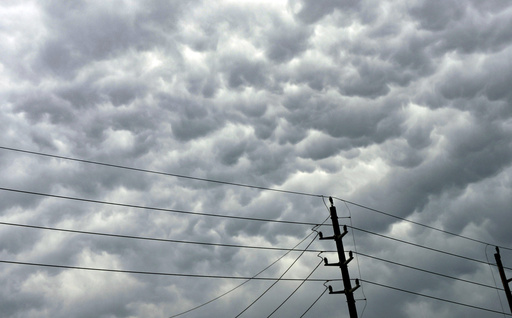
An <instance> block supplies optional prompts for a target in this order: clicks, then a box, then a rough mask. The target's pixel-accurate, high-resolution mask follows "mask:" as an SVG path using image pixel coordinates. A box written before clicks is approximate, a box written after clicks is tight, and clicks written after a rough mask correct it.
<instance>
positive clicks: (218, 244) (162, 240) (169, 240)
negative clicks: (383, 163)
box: [0, 222, 335, 253]
mask: <svg viewBox="0 0 512 318" xmlns="http://www.w3.org/2000/svg"><path fill="white" fill-rule="evenodd" d="M0 225H6V226H16V227H23V228H31V229H39V230H48V231H58V232H67V233H74V234H86V235H96V236H107V237H116V238H123V239H135V240H146V241H156V242H167V243H179V244H194V245H206V246H220V247H233V248H247V249H257V250H273V251H289V252H302V251H306V252H316V253H319V252H335V251H322V250H302V249H295V248H285V247H272V246H254V245H242V244H223V243H209V242H197V241H186V240H173V239H164V238H154V237H143V236H133V235H123V234H111V233H103V232H91V231H80V230H71V229H63V228H56V227H47V226H38V225H28V224H19V223H9V222H0Z"/></svg>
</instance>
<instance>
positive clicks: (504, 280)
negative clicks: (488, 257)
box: [494, 246, 512, 313]
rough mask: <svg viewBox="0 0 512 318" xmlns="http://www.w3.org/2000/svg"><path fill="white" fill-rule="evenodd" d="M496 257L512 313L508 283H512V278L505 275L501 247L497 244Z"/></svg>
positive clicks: (511, 300)
mask: <svg viewBox="0 0 512 318" xmlns="http://www.w3.org/2000/svg"><path fill="white" fill-rule="evenodd" d="M494 258H495V259H496V265H498V270H499V272H500V277H501V282H502V283H503V289H505V294H506V295H507V300H508V306H509V307H510V312H511V313H512V294H511V293H510V287H509V286H508V283H510V281H512V279H507V276H506V275H505V270H504V269H503V264H502V263H501V255H500V249H499V248H498V247H497V246H496V254H494Z"/></svg>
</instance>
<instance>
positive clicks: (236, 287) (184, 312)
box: [169, 232, 314, 318]
mask: <svg viewBox="0 0 512 318" xmlns="http://www.w3.org/2000/svg"><path fill="white" fill-rule="evenodd" d="M313 233H314V232H311V233H309V234H308V235H307V236H306V237H304V238H303V239H302V240H301V241H300V242H299V243H297V244H296V245H295V246H294V247H293V249H295V248H297V247H298V246H299V245H300V244H302V243H303V242H304V241H305V240H307V239H308V237H310V236H311V235H313ZM290 252H291V251H288V252H286V253H284V254H283V255H281V257H279V258H278V259H276V260H275V261H274V262H272V263H271V264H270V265H268V266H267V267H265V268H264V269H262V270H261V271H259V272H258V273H256V274H255V275H254V276H252V278H254V277H257V276H258V275H260V274H261V273H263V272H264V271H266V270H267V269H269V268H270V267H271V266H273V265H274V264H275V263H277V262H279V261H280V260H281V259H283V258H284V257H285V256H286V255H288V254H289V253H290ZM252 278H251V279H252ZM251 279H248V280H246V281H244V282H243V283H241V284H239V285H237V286H235V287H234V288H232V289H230V290H228V291H227V292H225V293H223V294H221V295H219V296H217V297H215V298H213V299H211V300H209V301H207V302H205V303H203V304H201V305H199V306H196V307H194V308H191V309H188V310H186V311H183V312H181V313H179V314H175V315H173V316H171V317H169V318H174V317H178V316H181V315H183V314H186V313H188V312H191V311H193V310H196V309H199V308H201V307H203V306H206V305H208V304H209V303H211V302H214V301H216V300H217V299H219V298H221V297H224V296H225V295H227V294H229V293H231V292H232V291H234V290H235V289H238V288H239V287H242V286H243V285H245V284H246V283H248V282H249V281H251Z"/></svg>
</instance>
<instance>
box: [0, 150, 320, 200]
mask: <svg viewBox="0 0 512 318" xmlns="http://www.w3.org/2000/svg"><path fill="white" fill-rule="evenodd" d="M0 149H4V150H10V151H16V152H20V153H25V154H31V155H38V156H44V157H50V158H56V159H63V160H69V161H75V162H81V163H87V164H94V165H99V166H105V167H110V168H118V169H125V170H131V171H138V172H145V173H151V174H158V175H163V176H169V177H176V178H182V179H189V180H196V181H203V182H210V183H217V184H224V185H230V186H237V187H243V188H249V189H255V190H266V191H273V192H280V193H287V194H296V195H302V196H310V197H321V195H319V194H313V193H307V192H300V191H290V190H283V189H274V188H267V187H261V186H256V185H250V184H243V183H236V182H228V181H220V180H214V179H208V178H199V177H192V176H186V175H182V174H177V173H168V172H162V171H155V170H148V169H141V168H135V167H128V166H122V165H116V164H111V163H105V162H99V161H93V160H85V159H78V158H73V157H66V156H58V155H52V154H48V153H43V152H37V151H29V150H23V149H18V148H11V147H5V146H0Z"/></svg>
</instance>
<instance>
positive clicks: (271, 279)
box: [0, 260, 339, 282]
mask: <svg viewBox="0 0 512 318" xmlns="http://www.w3.org/2000/svg"><path fill="white" fill-rule="evenodd" d="M0 263H5V264H14V265H27V266H37V267H49V268H60V269H75V270H86V271H95V272H109V273H123V274H140V275H158V276H175V277H193V278H214V279H236V280H248V279H252V280H266V281H278V280H284V281H303V280H304V279H303V278H272V277H254V278H253V277H248V276H227V275H203V274H182V273H164V272H148V271H132V270H121V269H108V268H97V267H82V266H68V265H58V264H45V263H31V262H19V261H8V260H0ZM326 280H327V279H320V278H309V279H307V280H306V281H308V282H324V281H326ZM334 280H336V281H337V280H339V279H334Z"/></svg>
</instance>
